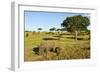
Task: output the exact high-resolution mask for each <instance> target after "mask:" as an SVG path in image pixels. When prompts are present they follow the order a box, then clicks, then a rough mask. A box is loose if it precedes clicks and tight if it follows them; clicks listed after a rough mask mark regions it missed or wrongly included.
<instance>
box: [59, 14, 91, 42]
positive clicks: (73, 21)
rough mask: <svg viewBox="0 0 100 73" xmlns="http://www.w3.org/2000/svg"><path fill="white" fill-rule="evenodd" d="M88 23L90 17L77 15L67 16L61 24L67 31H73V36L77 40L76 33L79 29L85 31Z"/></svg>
mask: <svg viewBox="0 0 100 73" xmlns="http://www.w3.org/2000/svg"><path fill="white" fill-rule="evenodd" d="M89 24H90V19H89V18H88V17H86V16H82V15H77V16H72V17H67V18H66V19H65V20H64V21H63V23H62V24H61V26H63V27H65V28H66V29H67V31H68V32H75V38H76V40H77V34H78V33H79V32H81V31H86V30H87V26H89Z"/></svg>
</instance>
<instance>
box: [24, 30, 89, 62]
mask: <svg viewBox="0 0 100 73" xmlns="http://www.w3.org/2000/svg"><path fill="white" fill-rule="evenodd" d="M73 37H74V36H73V35H71V34H66V35H62V36H61V38H60V40H59V37H58V34H57V32H56V33H54V34H53V33H47V32H25V35H24V38H25V41H24V42H25V46H24V47H25V48H24V61H43V60H65V59H67V60H69V59H88V58H90V39H89V35H79V36H78V40H77V41H75V39H74V38H73ZM45 38H47V39H48V38H49V39H48V40H46V39H45ZM50 38H53V39H50ZM41 42H47V43H48V44H51V43H52V42H55V44H57V45H60V46H61V47H63V51H62V52H61V54H60V55H59V56H57V55H56V54H55V53H52V52H51V53H50V52H49V53H48V56H43V55H38V54H35V53H34V51H33V48H34V47H35V46H37V45H39V44H40V43H41Z"/></svg>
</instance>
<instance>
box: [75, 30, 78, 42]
mask: <svg viewBox="0 0 100 73" xmlns="http://www.w3.org/2000/svg"><path fill="white" fill-rule="evenodd" d="M77 34H78V32H77V31H75V40H76V41H77Z"/></svg>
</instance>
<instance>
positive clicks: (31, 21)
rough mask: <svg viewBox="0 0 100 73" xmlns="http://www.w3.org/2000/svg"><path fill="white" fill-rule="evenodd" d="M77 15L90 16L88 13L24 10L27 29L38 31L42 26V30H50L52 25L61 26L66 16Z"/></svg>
mask: <svg viewBox="0 0 100 73" xmlns="http://www.w3.org/2000/svg"><path fill="white" fill-rule="evenodd" d="M75 15H83V16H87V17H90V14H88V13H67V12H66V13H64V12H39V11H37V12H36V11H24V19H25V20H24V23H25V31H38V30H37V29H38V28H42V31H49V29H50V28H52V27H55V28H61V23H62V22H63V21H64V20H65V19H66V17H70V16H75ZM89 27H90V26H89Z"/></svg>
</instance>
